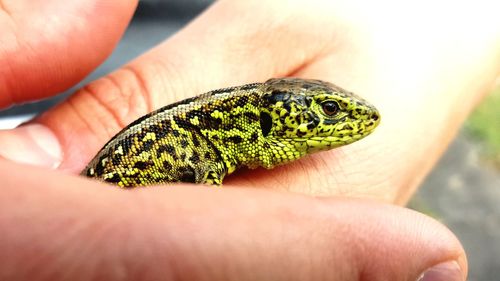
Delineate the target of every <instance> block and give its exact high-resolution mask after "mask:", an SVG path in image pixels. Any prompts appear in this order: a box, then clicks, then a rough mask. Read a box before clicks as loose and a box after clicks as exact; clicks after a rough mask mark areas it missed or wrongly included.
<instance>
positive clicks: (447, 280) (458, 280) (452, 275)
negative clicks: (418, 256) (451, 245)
mask: <svg viewBox="0 0 500 281" xmlns="http://www.w3.org/2000/svg"><path fill="white" fill-rule="evenodd" d="M464 280H465V279H464V277H463V274H462V270H461V269H460V266H459V265H458V263H457V262H456V261H450V262H443V263H440V264H438V265H435V266H433V267H431V268H429V269H428V270H426V271H425V272H424V273H423V274H422V275H421V276H420V277H419V278H418V280H417V281H464Z"/></svg>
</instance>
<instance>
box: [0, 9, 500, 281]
mask: <svg viewBox="0 0 500 281" xmlns="http://www.w3.org/2000/svg"><path fill="white" fill-rule="evenodd" d="M493 2H494V1H491V7H488V5H489V2H486V1H485V2H484V3H483V4H482V5H479V4H478V3H473V4H472V3H471V4H469V5H470V6H457V5H459V4H457V3H455V2H453V1H449V2H448V1H443V2H440V3H442V4H436V3H435V2H429V3H427V2H416V3H408V2H405V4H402V3H400V4H398V2H395V3H393V2H380V1H377V3H376V4H371V5H372V6H370V4H367V2H366V1H363V3H357V2H356V1H307V2H306V1H291V0H290V1H284V0H283V1H281V0H277V1H272V2H271V1H268V2H266V4H263V2H261V1H250V0H248V1H244V0H232V1H219V2H218V3H216V4H215V5H213V6H212V7H211V8H209V10H207V11H206V12H205V13H204V14H202V15H201V16H200V17H198V18H197V19H196V20H194V21H193V22H192V23H191V24H190V25H188V26H187V27H185V28H184V29H183V30H182V31H180V32H179V33H177V34H176V35H175V36H173V37H172V38H169V39H167V40H166V41H165V42H163V43H162V44H160V45H158V46H157V47H155V48H154V49H153V50H151V51H149V52H147V53H145V54H144V55H142V56H140V57H138V58H136V59H135V60H133V61H131V62H130V63H128V64H127V65H126V66H124V67H122V68H121V69H118V70H117V71H115V72H113V73H111V74H109V75H107V76H106V77H103V78H101V79H99V80H97V81H94V82H92V83H90V84H89V85H87V86H85V87H84V88H82V89H81V90H79V91H77V92H76V93H75V94H74V95H73V96H72V97H71V98H70V99H68V100H66V101H65V102H63V103H62V104H60V105H58V106H56V107H55V108H52V109H50V110H49V111H47V112H46V113H44V114H42V115H40V116H38V117H36V118H35V119H34V120H33V121H31V122H30V123H29V124H27V125H24V126H21V127H19V128H16V129H13V130H7V131H1V132H0V156H1V158H3V159H2V160H0V174H1V175H0V176H1V179H2V180H1V183H2V184H1V186H0V190H1V194H2V196H0V229H2V232H1V233H0V279H1V280H4V279H5V280H417V278H418V277H419V276H420V275H421V274H422V272H425V271H426V270H428V269H429V268H431V267H433V266H435V265H439V264H441V265H442V264H443V263H445V262H448V263H447V264H452V265H454V266H455V267H456V269H457V270H456V273H451V272H452V271H448V272H447V273H446V274H448V276H450V275H452V274H455V279H451V277H450V278H448V279H443V280H465V275H466V273H467V263H466V258H465V253H464V251H463V248H462V246H461V245H460V243H459V242H458V240H457V239H456V238H455V236H454V235H453V234H452V233H451V232H450V231H449V230H447V229H446V228H445V227H444V226H443V225H441V224H440V223H438V222H436V221H434V220H432V219H430V218H428V217H426V216H424V215H421V214H418V213H416V212H413V211H409V210H406V209H404V208H401V207H398V206H391V205H403V204H404V203H406V202H407V200H408V199H409V198H410V196H411V194H412V193H413V192H414V191H415V189H416V188H417V187H418V185H419V183H420V182H421V181H422V179H423V177H424V176H425V175H426V174H427V173H428V171H429V170H430V169H431V167H432V166H433V164H434V163H435V162H436V161H437V159H438V158H439V156H440V155H441V154H442V152H443V150H444V149H445V148H446V146H447V144H448V143H449V142H450V140H451V139H452V138H453V136H454V135H455V133H456V131H457V129H458V127H459V126H460V124H461V123H462V121H463V120H464V119H465V118H466V116H467V114H468V113H469V112H470V111H471V109H472V108H473V107H474V105H475V104H477V102H478V101H479V100H480V99H481V97H482V96H483V95H484V94H485V93H486V92H487V91H488V90H489V89H490V88H491V86H492V84H493V83H494V80H495V78H496V77H497V75H498V73H499V70H500V63H499V62H500V32H499V30H498V28H496V27H497V26H499V24H500V23H499V22H498V19H497V18H498V17H497V16H495V14H494V11H495V9H494V8H493V5H494V4H493ZM374 3H375V2H374ZM136 5H137V2H136V1H123V0H75V1H65V0H50V1H47V0H43V1H42V0H37V1H34V0H29V1H28V0H24V1H20V0H10V1H9V0H3V1H0V62H2V63H1V65H0V93H1V95H0V107H2V108H3V107H7V106H9V105H12V104H15V103H20V102H25V101H30V100H35V99H41V98H45V97H49V96H52V95H54V94H56V93H58V92H60V91H63V90H65V89H67V88H69V87H70V86H72V85H74V84H75V83H76V82H78V81H79V80H81V79H82V78H83V77H84V76H85V75H87V74H88V73H89V72H91V71H92V70H93V69H94V68H95V67H96V66H97V65H99V64H100V63H101V62H102V61H103V60H104V59H105V58H106V57H107V56H108V55H109V54H110V52H111V51H112V49H113V47H114V46H115V45H116V43H117V41H118V40H119V38H120V37H121V35H122V33H123V31H124V30H125V28H126V25H127V24H128V22H129V20H130V18H131V16H132V14H133V11H134V9H135V7H136ZM440 5H442V6H440ZM450 7H453V9H451V8H450ZM423 15H425V17H424V16H423ZM443 15H445V16H443ZM475 15H477V16H475ZM424 19H425V20H424ZM443 19H446V20H443ZM495 21H496V22H495ZM280 76H298V77H306V78H317V79H323V80H328V81H331V82H334V83H336V84H339V85H341V86H342V87H345V88H348V89H350V90H352V91H354V92H356V93H358V94H359V95H361V96H363V97H365V98H366V99H368V100H369V101H371V102H372V103H373V104H375V105H376V106H377V107H378V108H379V110H380V112H381V114H382V123H381V125H380V126H379V128H377V130H376V132H375V133H374V134H373V135H371V136H369V137H367V138H366V139H364V140H362V141H360V142H357V143H354V144H352V145H349V146H346V147H342V148H340V149H336V150H333V151H329V152H325V153H321V154H316V155H313V156H310V157H307V158H305V159H303V160H301V161H298V162H296V163H293V164H290V165H287V166H283V167H279V168H276V169H274V170H272V171H268V170H263V169H258V170H253V171H243V172H241V173H237V174H235V175H234V176H231V177H228V178H227V179H226V181H225V182H224V188H222V189H211V188H206V187H195V186H187V185H179V186H177V187H168V188H165V187H158V188H146V189H136V190H133V191H127V192H124V191H123V190H118V189H114V188H110V187H109V186H106V185H105V184H102V183H99V182H94V181H90V180H87V179H84V178H81V177H79V176H77V174H78V173H79V172H80V170H81V169H82V168H83V167H84V166H85V164H86V163H87V161H89V160H90V159H91V158H92V157H93V156H94V154H95V153H96V152H97V151H98V150H99V148H100V147H101V146H102V145H103V144H104V143H105V142H106V141H107V140H108V139H109V138H110V137H112V136H113V135H114V134H115V133H116V132H118V131H119V130H120V129H121V128H122V127H124V126H126V125H127V124H128V123H130V122H131V121H133V120H134V119H136V118H138V117H139V116H141V115H143V114H145V113H147V112H149V111H151V110H153V109H155V108H158V107H160V106H162V105H166V104H169V103H171V102H174V101H177V100H180V99H182V98H185V97H189V96H193V95H196V94H199V93H202V92H205V91H207V90H211V89H215V88H220V87H225V86H231V85H239V84H243V83H248V82H255V81H264V80H266V79H268V78H270V77H280ZM35 140H36V141H35ZM41 140H42V141H41ZM41 146H42V147H45V148H50V150H49V151H44V150H41V149H40V147H41ZM34 166H38V167H34ZM232 187H246V188H232ZM436 188H439V187H436ZM273 189H278V190H279V191H276V190H273ZM297 193H300V194H297ZM352 197H357V198H356V199H354V198H352ZM452 267H453V266H452ZM434 272H436V271H434ZM443 272H444V271H443ZM433 280H434V279H433ZM435 280H438V279H435Z"/></svg>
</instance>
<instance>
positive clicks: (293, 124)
mask: <svg viewBox="0 0 500 281" xmlns="http://www.w3.org/2000/svg"><path fill="white" fill-rule="evenodd" d="M379 122H380V115H379V113H378V111H377V110H376V109H375V107H373V106H372V105H370V104H369V103H368V102H366V101H365V100H363V99H361V98H359V97H357V96H356V95H354V94H352V93H350V92H348V91H346V90H344V89H342V88H340V87H337V86H335V85H333V84H331V83H328V82H323V81H319V80H306V79H298V78H282V79H270V80H268V81H267V82H265V83H254V84H248V85H243V86H239V87H232V88H225V89H220V90H215V91H211V92H208V93H205V94H202V95H200V96H197V97H193V98H188V99H186V100H183V101H180V102H177V103H174V104H171V105H168V106H165V107H163V108H160V109H158V110H156V111H154V112H152V113H150V114H147V115H145V116H143V117H141V118H139V119H138V120H136V121H134V122H133V123H132V124H130V125H128V126H127V127H126V128H124V129H123V130H122V131H121V132H119V133H118V134H117V135H116V136H114V137H113V138H112V139H111V140H110V141H109V142H108V143H107V144H106V145H105V146H104V147H103V148H102V149H101V150H100V151H99V153H98V154H97V155H96V156H95V157H94V159H93V160H92V161H91V162H90V163H89V164H88V166H87V167H86V168H85V170H84V171H83V172H82V174H83V175H86V176H88V177H92V178H98V179H100V180H103V181H106V182H110V183H114V184H117V185H119V186H121V187H134V186H144V185H152V184H160V183H168V182H191V183H205V184H221V183H222V180H223V178H224V176H226V175H228V174H231V173H232V172H234V171H235V170H236V169H237V168H239V167H241V166H247V167H249V168H252V169H253V168H256V167H259V166H261V167H264V168H267V169H271V168H273V167H275V166H277V165H281V164H285V163H288V162H290V161H293V160H296V159H298V158H300V157H302V156H304V155H306V154H310V153H313V152H316V151H322V150H328V149H331V148H335V147H338V146H341V145H345V144H349V143H352V142H354V141H356V140H359V139H361V138H363V137H365V136H366V135H368V134H370V133H371V132H372V131H373V130H374V129H375V127H376V126H377V125H378V123H379Z"/></svg>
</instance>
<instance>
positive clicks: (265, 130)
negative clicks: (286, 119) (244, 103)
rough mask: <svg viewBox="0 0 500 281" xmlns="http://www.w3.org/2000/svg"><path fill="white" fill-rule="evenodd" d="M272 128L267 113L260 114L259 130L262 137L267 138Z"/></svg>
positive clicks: (269, 116) (271, 122) (271, 121)
mask: <svg viewBox="0 0 500 281" xmlns="http://www.w3.org/2000/svg"><path fill="white" fill-rule="evenodd" d="M272 127H273V120H272V119H271V115H269V113H267V112H261V113H260V129H261V130H262V135H263V136H264V137H267V135H268V134H269V132H270V131H271V128H272Z"/></svg>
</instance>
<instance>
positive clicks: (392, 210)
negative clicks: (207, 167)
mask: <svg viewBox="0 0 500 281" xmlns="http://www.w3.org/2000/svg"><path fill="white" fill-rule="evenodd" d="M0 168H1V169H0V171H2V173H3V174H4V176H5V177H4V179H6V180H5V181H4V184H3V185H2V194H3V195H4V196H2V197H0V208H1V211H0V214H2V215H0V227H1V229H3V231H2V239H0V260H1V261H2V262H1V263H0V276H1V277H2V279H5V280H48V279H50V280H110V281H112V280H138V279H140V280H343V281H349V280H353V281H354V280H398V281H399V280H417V279H418V278H419V277H420V276H421V275H422V273H423V272H427V273H426V275H424V276H425V277H424V279H419V280H421V281H422V280H424V281H428V280H433V281H440V280H447V281H455V280H457V281H459V280H465V276H466V272H467V265H466V260H465V255H464V252H463V249H462V247H461V246H460V244H459V242H458V241H457V240H456V238H455V237H454V236H453V235H452V234H451V233H450V232H449V231H448V230H447V229H446V228H444V227H443V226H442V225H440V224H439V223H437V222H436V221H434V220H431V219H429V218H427V217H425V216H423V215H420V214H418V213H415V212H412V211H409V210H405V209H402V208H399V207H393V206H389V205H381V204H376V203H369V202H365V201H356V200H346V199H328V200H325V199H321V200H320V199H314V198H310V197H304V196H299V195H292V194H287V193H277V192H271V191H265V190H255V189H231V188H226V189H208V188H196V187H189V186H184V187H178V188H177V187H172V188H157V189H155V188H148V189H136V190H134V191H135V192H134V191H131V192H124V191H123V190H117V189H114V188H109V187H108V186H105V185H103V184H100V183H97V182H90V181H86V180H83V179H80V178H76V177H74V176H73V177H71V176H64V175H61V174H56V173H55V172H50V173H47V172H46V171H44V170H39V169H35V168H31V167H27V166H19V165H13V164H6V163H5V162H0ZM26 174H28V175H30V176H29V177H26ZM6 175H8V177H7V176H6ZM41 182H43V183H44V184H42V185H40V183H41ZM40 188H42V189H43V192H40V191H41V189H40ZM34 252H36V255H33V253H34ZM436 266H437V267H436Z"/></svg>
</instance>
